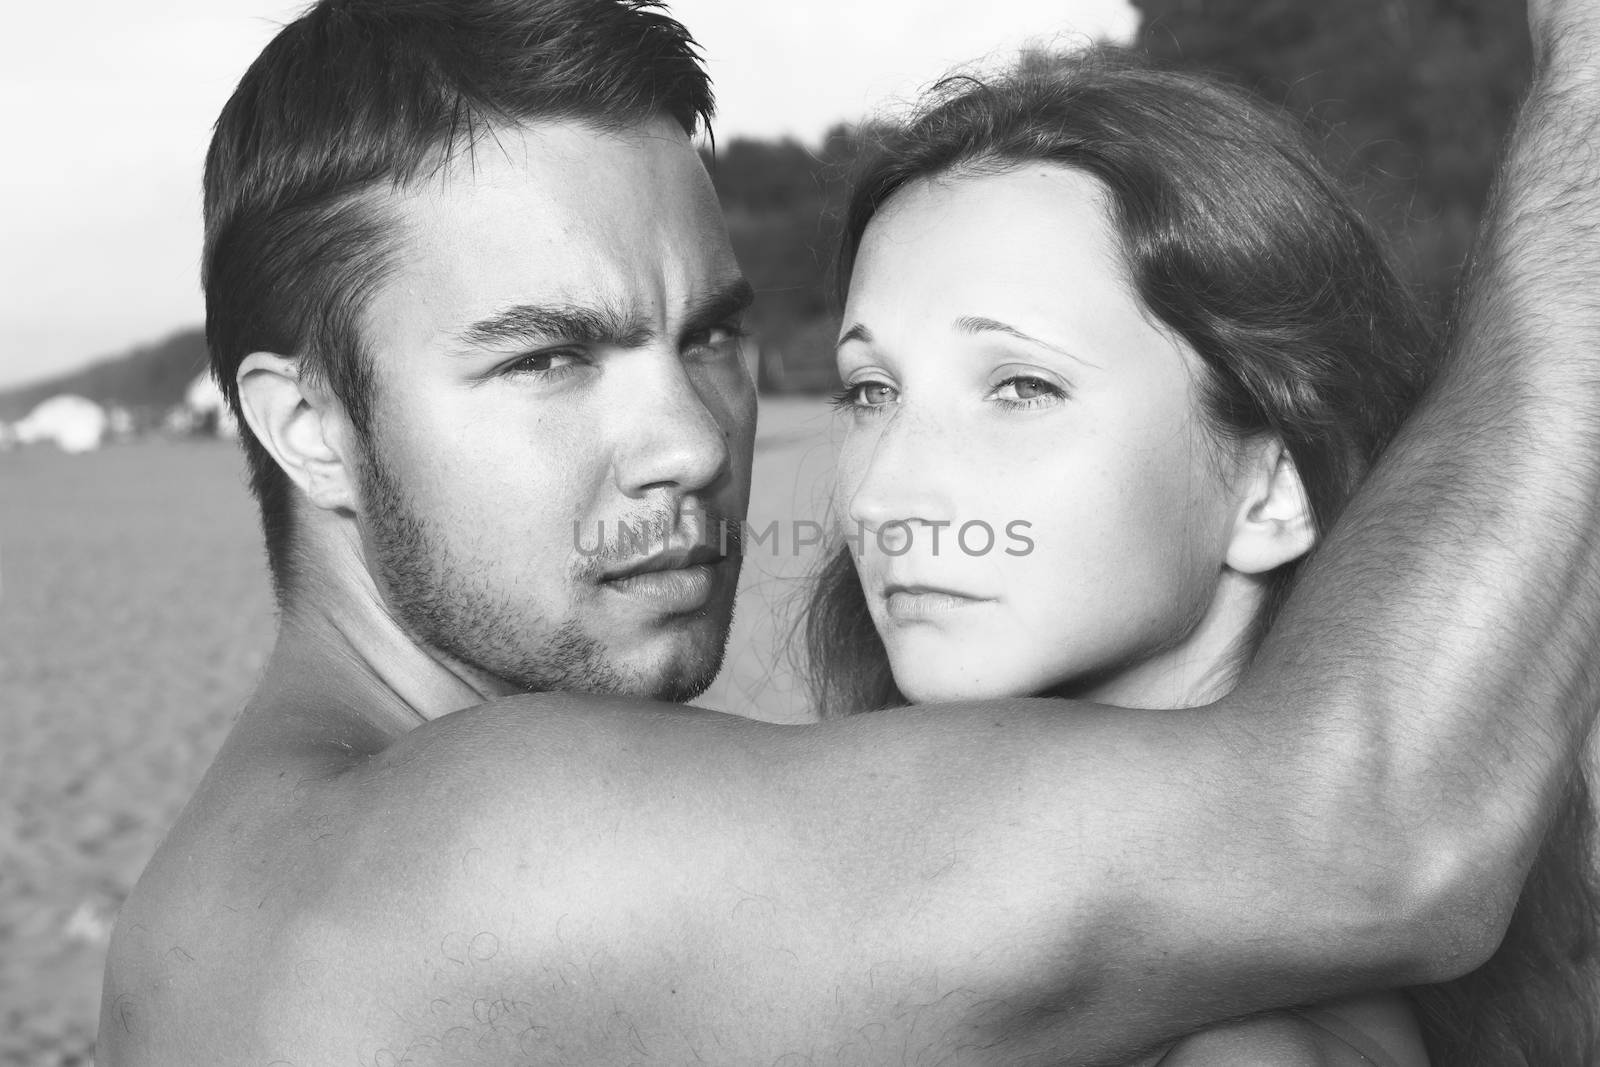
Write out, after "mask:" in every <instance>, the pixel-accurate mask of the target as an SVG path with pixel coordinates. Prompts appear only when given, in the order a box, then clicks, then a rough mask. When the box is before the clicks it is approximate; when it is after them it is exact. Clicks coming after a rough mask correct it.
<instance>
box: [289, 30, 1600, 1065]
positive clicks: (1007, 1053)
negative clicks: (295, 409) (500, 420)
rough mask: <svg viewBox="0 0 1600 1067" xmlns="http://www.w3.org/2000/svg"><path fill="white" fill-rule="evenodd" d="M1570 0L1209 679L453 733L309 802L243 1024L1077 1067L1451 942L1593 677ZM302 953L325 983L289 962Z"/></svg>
mask: <svg viewBox="0 0 1600 1067" xmlns="http://www.w3.org/2000/svg"><path fill="white" fill-rule="evenodd" d="M1579 8H1580V5H1579V4H1577V3H1575V2H1560V3H1557V2H1551V3H1547V5H1546V9H1545V15H1544V17H1543V21H1542V22H1541V23H1540V25H1539V27H1538V28H1537V35H1538V36H1539V38H1540V40H1541V41H1542V42H1543V45H1544V47H1543V50H1542V52H1541V56H1542V61H1541V64H1540V72H1539V75H1538V78H1537V81H1536V85H1535V89H1534V92H1533V93H1532V95H1531V98H1530V100H1529V103H1528V105H1527V106H1526V108H1525V110H1524V113H1523V116H1522V119H1521V121H1520V123H1519V125H1518V130H1517V134H1516V139H1515V143H1514V149H1513V152H1512V156H1511V159H1510V162H1509V163H1508V165H1507V169H1506V173H1505V178H1504V182H1503V185H1502V188H1501V190H1500V193H1499V195H1498V197H1497V199H1496V204H1495V209H1494V212H1493V217H1492V220H1491V222H1490V224H1489V227H1488V232H1487V237H1486V240H1485V242H1484V245H1483V249H1482V252H1481V254H1480V257H1479V262H1478V265H1477V270H1476V271H1475V274H1474V281H1473V296H1472V298H1471V300H1470V301H1469V302H1468V305H1467V308H1466V311H1465V313H1464V316H1463V319H1462V321H1461V324H1460V327H1459V329H1458V330H1457V334H1456V341H1455V346H1454V347H1455V351H1454V355H1453V358H1452V360H1451V362H1450V364H1449V366H1448V367H1447V369H1446V371H1445V372H1444V374H1443V376H1442V377H1441V379H1440V381H1439V383H1438V385H1437V387H1436V388H1435V389H1434V390H1433V392H1432V394H1431V395H1430V397H1429V400H1428V402H1427V403H1426V405H1425V407H1424V408H1423V410H1422V411H1421V412H1420V414H1419V415H1418V416H1417V418H1416V419H1415V420H1414V423H1413V424H1412V425H1411V426H1410V427H1408V429H1407V431H1406V432H1405V433H1404V434H1403V435H1402V437H1401V438H1400V439H1399V440H1398V441H1397V442H1396V444H1395V446H1394V447H1393V448H1392V449H1391V451H1390V454H1389V455H1388V456H1387V457H1386V458H1385V460H1384V461H1383V463H1382V464H1381V465H1380V466H1379V468H1378V469H1377V470H1376V471H1375V472H1374V475H1373V476H1372V478H1371V479H1370V481H1369V484H1368V487H1367V488H1366V489H1364V490H1363V491H1362V493H1361V494H1360V495H1359V497H1358V498H1357V500H1356V502H1355V503H1354V504H1353V505H1352V507H1351V508H1350V510H1349V512H1348V514H1347V517H1346V518H1345V520H1344V521H1342V522H1341V524H1340V525H1339V527H1338V529H1336V530H1335V531H1334V532H1333V534H1332V536H1331V537H1330V538H1329V540H1328V542H1327V544H1326V545H1325V547H1324V548H1323V550H1322V551H1321V552H1320V553H1319V555H1318V557H1317V559H1316V560H1315V561H1314V562H1313V564H1312V565H1311V566H1310V567H1309V569H1308V572H1307V574H1306V575H1305V578H1304V580H1303V582H1302V583H1301V586H1300V589H1299V591H1298V592H1297V594H1296V596H1295V598H1294V599H1293V601H1292V602H1291V604H1290V605H1289V607H1288V608H1287V609H1286V611H1285V613H1284V614H1283V615H1282V617H1281V621H1280V623H1279V625H1278V626H1277V627H1276V629H1275V631H1274V633H1273V635H1272V637H1271V638H1270V640H1269V641H1268V643H1267V644H1266V646H1265V647H1264V648H1263V650H1262V652H1261V654H1260V656H1259V657H1258V659H1257V661H1256V663H1255V665H1254V666H1253V667H1252V669H1251V671H1250V674H1249V676H1248V677H1247V679H1246V680H1245V682H1244V684H1242V685H1241V687H1240V688H1239V690H1238V691H1237V692H1236V694H1235V695H1234V696H1233V697H1231V698H1229V700H1227V701H1226V702H1224V703H1222V704H1219V705H1217V706H1215V707H1212V708H1209V709H1202V710H1198V711H1195V712H1185V713H1183V714H1173V713H1170V712H1169V713H1143V712H1128V711H1121V710H1117V711H1111V710H1096V709H1083V710H1081V711H1077V712H1074V714H1072V715H1062V714H1060V713H1059V710H1058V706H1055V707H1052V706H1051V705H1047V704H1039V703H1032V702H1025V701H1018V702H1012V703H1009V704H997V705H992V706H987V707H983V706H977V707H966V708H962V707H954V706H952V707H946V708H921V709H905V710H900V711H891V712H883V713H879V714H874V715H869V716H860V717H857V718H854V719H847V720H843V721H839V722H833V723H828V724H825V725H822V726H817V727H802V728H780V727H773V726H766V725H763V724H760V723H753V722H747V721H743V720H737V719H731V718H727V717H722V716H716V715H712V714H709V713H697V712H694V711H688V710H673V709H666V708H660V709H653V708H646V709H641V708H640V707H639V706H637V705H633V704H628V703H626V702H620V701H606V700H601V699H581V700H580V699H571V698H565V697H544V698H528V699H526V700H519V701H509V702H501V703H499V704H496V705H492V706H487V707H484V708H480V709H474V710H471V711H468V712H463V713H458V714H456V715H452V716H448V717H446V718H445V719H443V720H440V721H438V722H435V723H432V724H429V725H428V726H426V727H423V728H421V729H418V730H416V731H414V732H413V733H412V734H411V735H408V736H407V737H405V738H403V739H402V740H401V741H399V742H398V743H396V744H395V745H393V746H391V747H390V748H389V749H387V750H385V751H384V752H382V753H380V754H378V755H377V756H375V757H374V758H373V759H371V760H370V761H366V762H364V763H362V764H361V765H360V766H358V767H355V768H353V769H352V770H351V771H350V772H349V773H347V774H346V775H345V776H344V779H343V780H342V781H340V782H337V783H335V784H334V785H332V786H330V789H329V793H328V797H327V799H326V801H325V802H326V803H327V804H328V806H329V811H330V812H336V813H338V816H339V817H340V818H342V819H345V820H347V821H349V822H350V825H351V826H352V827H354V828H355V829H354V832H351V833H348V834H344V835H341V836H340V838H339V844H338V847H337V849H333V848H332V846H330V851H329V852H328V853H327V854H326V855H324V856H323V857H322V859H321V862H322V863H324V864H325V865H326V871H325V873H324V874H322V875H319V876H318V877H317V878H316V879H315V885H316V897H315V901H314V906H308V907H307V908H306V910H305V911H304V913H303V915H302V918H301V919H300V920H299V922H298V926H297V928H296V930H295V931H294V932H293V933H292V934H290V935H287V936H286V937H285V938H284V940H283V943H282V945H281V956H280V957H278V958H277V959H276V960H275V961H269V962H268V964H267V965H266V966H267V970H268V971H269V972H270V971H271V969H272V968H273V967H278V968H280V969H281V970H282V971H283V975H284V979H283V981H282V982H281V983H279V985H278V986H277V992H276V993H275V994H274V999H272V1000H271V1001H270V1002H269V1003H268V1004H267V1008H266V1009H264V1010H271V1011H273V1012H275V1013H276V1014H277V1015H278V1016H279V1017H282V1018H286V1019H292V1020H294V1024H295V1026H296V1028H297V1030H296V1034H297V1036H296V1037H295V1038H294V1041H304V1042H308V1043H307V1044H305V1045H304V1046H302V1048H303V1049H304V1050H305V1051H303V1052H302V1053H300V1054H301V1055H303V1056H304V1057H305V1058H306V1061H307V1062H310V1061H314V1060H315V1059H316V1058H317V1052H318V1050H319V1049H323V1048H326V1047H328V1046H325V1045H318V1044H316V1042H317V1041H318V1040H319V1039H318V1037H317V1036H316V1035H317V1033H318V1032H319V1031H320V1032H324V1033H327V1034H329V1035H338V1036H339V1039H340V1040H341V1041H348V1040H349V1035H352V1034H356V1033H360V1034H365V1035H369V1036H370V1037H371V1040H370V1041H368V1042H367V1043H366V1045H365V1047H368V1048H372V1047H377V1044H376V1043H377V1042H378V1040H379V1038H378V1035H380V1034H381V1035H383V1037H382V1040H383V1041H384V1042H386V1043H387V1044H386V1045H385V1047H393V1048H410V1047H411V1046H410V1045H408V1044H405V1043H406V1042H413V1043H419V1044H418V1045H417V1047H423V1046H426V1047H440V1046H448V1045H449V1043H450V1042H451V1041H454V1042H456V1044H457V1045H458V1046H459V1047H458V1048H456V1049H455V1050H454V1051H452V1052H450V1053H449V1055H448V1062H451V1063H455V1064H465V1063H472V1062H484V1063H503V1062H510V1060H509V1059H508V1057H510V1056H511V1055H513V1054H516V1055H520V1056H523V1057H525V1058H527V1059H531V1060H535V1061H538V1062H545V1061H552V1062H559V1061H560V1060H561V1058H562V1057H566V1058H567V1059H569V1060H571V1061H574V1062H621V1061H622V1060H623V1059H624V1058H631V1059H637V1060H639V1061H643V1062H652V1061H654V1062H693V1061H695V1060H696V1059H697V1058H700V1059H704V1060H706V1061H710V1062H730V1063H747V1062H782V1057H783V1056H784V1055H785V1054H792V1055H793V1056H794V1057H795V1058H794V1060H793V1062H796V1063H801V1062H822V1063H827V1062H836V1061H854V1062H883V1060H884V1058H885V1057H886V1056H887V1055H889V1054H890V1053H891V1052H892V1053H893V1054H894V1055H895V1056H896V1058H900V1057H904V1058H906V1059H907V1060H914V1059H916V1058H918V1056H920V1055H930V1056H931V1055H932V1054H934V1053H938V1054H940V1055H943V1056H945V1057H948V1059H949V1060H951V1061H953V1062H991V1061H992V1062H1002V1063H1008V1064H1018V1063H1030V1062H1060V1061H1061V1060H1062V1059H1063V1058H1066V1059H1070V1060H1071V1061H1072V1062H1084V1063H1087V1062H1102V1061H1114V1060H1115V1059H1116V1058H1118V1057H1121V1056H1126V1055H1129V1054H1131V1053H1134V1052H1137V1051H1138V1050H1140V1049H1141V1048H1145V1047H1148V1046H1150V1045H1151V1044H1152V1043H1154V1042H1157V1041H1159V1040H1161V1039H1163V1038H1165V1037H1169V1036H1171V1035H1174V1034H1177V1033H1181V1032H1184V1031H1187V1030H1190V1029H1193V1028H1194V1027H1195V1026H1197V1025H1200V1024H1202V1023H1204V1022H1207V1021H1210V1020H1213V1019H1217V1018H1223V1017H1228V1016H1233V1015H1237V1014H1242V1013H1245V1012H1250V1011H1254V1010H1259V1009H1264V1008H1269V1007H1274V1006H1279V1005H1284V1004H1288V1003H1295V1002H1304V1001H1310V1000H1317V999H1324V998H1328V997H1331V996H1334V995H1338V994H1340V993H1345V992H1351V991H1355V990H1360V989H1367V988H1378V987H1383V986H1392V985H1400V984H1409V983H1416V982H1422V981H1429V980H1437V979H1441V978H1444V977H1447V976H1450V975H1453V974H1455V973H1458V972H1460V971H1463V970H1465V969H1467V968H1470V967H1471V966H1473V965H1475V964H1476V963H1477V962H1479V961H1481V960H1482V959H1483V958H1484V957H1485V956H1486V955H1487V954H1488V953H1489V951H1491V950H1492V948H1493V946H1494V944H1495V942H1496V941H1497V939H1498V937H1499V934H1500V931H1501V929H1502V924H1503V922H1504V920H1505V917H1506V916H1507V914H1508V913H1509V910H1510V907H1511V904H1512V902H1513V901H1514V899H1515V897H1516V893H1517V889H1518V887H1519V884H1520V880H1521V877H1522V874H1523V872H1524V871H1525V869H1526V866H1527V864H1528V862H1529V861H1530V860H1531V857H1532V855H1533V852H1534V849H1535V846H1536V844H1537V842H1538V840H1539V838H1540V836H1541V833H1542V830H1543V826H1544V821H1545V818H1546V815H1547V813H1548V811H1549V810H1550V809H1551V807H1552V802H1553V799H1554V797H1555V796H1556V794H1557V792H1558V791H1559V789H1560V787H1561V786H1562V784H1563V782H1564V780H1565V778H1566V775H1567V774H1568V773H1569V772H1570V770H1571V768H1572V766H1573V764H1574V760H1575V756H1576V753H1577V750H1578V748H1579V747H1580V740H1581V737H1582V734H1583V732H1584V730H1585V729H1586V728H1587V724H1588V721H1589V718H1590V713H1591V709H1592V708H1593V707H1594V704H1595V700H1596V698H1597V696H1600V678H1597V677H1596V675H1595V671H1594V668H1592V667H1591V666H1590V665H1589V662H1588V661H1589V658H1590V653H1591V651H1592V649H1593V647H1594V645H1595V635H1596V633H1597V631H1600V543H1597V535H1596V533H1595V530H1596V528H1597V526H1600V523H1597V520H1600V383H1597V381H1596V378H1597V375H1596V370H1597V369H1600V309H1597V307H1596V302H1595V300H1594V298H1593V296H1592V295H1591V294H1592V293H1593V291H1594V290H1595V286H1596V280H1597V279H1600V234H1597V233H1596V232H1595V229H1596V227H1595V219H1596V218H1597V217H1600V192H1597V189H1596V184H1597V182H1600V160H1597V158H1596V157H1595V155H1594V152H1593V147H1592V146H1593V145H1595V144H1600V88H1597V87H1596V86H1595V85H1594V84H1591V83H1589V82H1588V81H1586V80H1585V79H1584V78H1583V77H1581V76H1580V70H1581V67H1582V65H1583V64H1584V63H1585V62H1586V61H1587V60H1588V59H1589V57H1592V56H1594V55H1595V54H1597V47H1596V42H1595V41H1594V40H1592V39H1587V40H1586V39H1583V36H1582V34H1580V32H1579V30H1580V27H1579V26H1578V25H1576V24H1578V23H1580V22H1583V21H1584V20H1585V18H1587V20H1588V21H1589V22H1594V21H1596V20H1595V18H1594V16H1593V15H1589V16H1582V15H1581V12H1580V10H1579ZM1567 22H1570V23H1573V24H1574V25H1573V26H1570V27H1567V26H1562V25H1559V24H1562V23H1567ZM1589 29H1591V30H1592V28H1589ZM286 877H287V876H286ZM304 881H305V879H304V878H301V879H300V882H304ZM297 884H299V883H297ZM374 887H379V891H381V892H382V893H383V897H382V900H383V904H384V906H383V907H379V908H374V907H373V906H372V899H371V897H372V893H373V892H374ZM311 945H314V946H315V948H316V951H317V952H318V953H319V954H320V955H322V956H326V957H330V958H336V959H340V960H343V961H346V962H345V967H344V970H343V971H342V972H341V974H340V982H339V984H338V986H337V987H336V988H331V987H327V986H316V987H314V988H312V987H308V986H306V984H305V983H304V982H296V981H294V980H292V975H293V974H294V970H293V968H294V963H295V960H296V959H299V958H302V954H303V952H304V951H306V950H307V946H311ZM419 946H420V948H419ZM318 1020H322V1021H321V1022H319V1021H318ZM396 1020H398V1022H397V1021H396ZM452 1035H453V1036H452ZM473 1050H476V1051H473ZM473 1057H477V1058H476V1059H474V1058H473ZM289 1058H291V1059H292V1058H294V1057H293V1056H290V1057H289ZM417 1062H422V1061H420V1060H418V1061H417Z"/></svg>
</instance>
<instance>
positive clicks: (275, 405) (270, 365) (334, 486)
mask: <svg viewBox="0 0 1600 1067" xmlns="http://www.w3.org/2000/svg"><path fill="white" fill-rule="evenodd" d="M238 382H239V407H240V408H241V409H242V411H243V413H244V419H245V422H247V423H248V424H249V426H250V431H251V432H252V433H254V434H255V435H256V440H257V441H259V442H261V447H263V448H265V449H266V450H267V452H268V453H270V454H271V455H272V458H273V459H275V460H277V462H278V466H279V467H281V468H282V469H283V472H284V473H285V474H287V475H288V476H289V478H290V479H291V480H292V481H293V482H294V484H295V485H297V486H299V487H300V491H301V492H303V493H305V495H306V497H307V498H308V499H309V500H310V501H311V503H313V504H315V505H316V506H317V507H319V508H326V509H329V510H332V509H338V508H344V509H351V508H354V507H355V504H356V494H355V477H354V472H353V468H352V465H351V462H350V461H351V460H352V459H353V458H354V457H353V454H352V453H350V452H349V451H348V450H347V448H346V444H347V440H348V434H347V426H348V424H347V423H346V421H345V418H344V411H343V408H342V407H341V406H340V405H339V404H338V403H337V401H335V400H334V398H333V397H332V395H331V394H330V393H328V391H327V390H326V389H315V388H310V387H309V386H308V384H307V383H306V382H304V381H302V380H301V377H300V365H299V363H298V362H296V361H295V360H292V359H287V358H285V357H283V356H278V355H273V354H272V353H270V352H253V353H251V354H250V355H248V356H246V357H245V358H244V360H243V361H242V362H241V363H240V364H239V375H238Z"/></svg>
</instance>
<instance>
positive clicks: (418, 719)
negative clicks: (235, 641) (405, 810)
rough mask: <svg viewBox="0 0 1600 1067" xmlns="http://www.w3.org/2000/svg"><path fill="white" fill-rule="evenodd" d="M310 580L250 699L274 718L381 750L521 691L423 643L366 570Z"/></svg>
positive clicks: (285, 618)
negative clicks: (459, 713)
mask: <svg viewBox="0 0 1600 1067" xmlns="http://www.w3.org/2000/svg"><path fill="white" fill-rule="evenodd" d="M331 571H332V573H329V572H328V571H327V570H325V571H324V572H323V573H317V574H301V575H300V576H298V577H299V578H300V579H301V580H300V581H298V582H297V583H296V587H295V588H294V589H293V590H292V591H291V593H290V595H289V597H288V598H287V602H286V603H285V604H284V606H283V611H282V615H281V617H280V621H279V624H278V639H277V642H276V644H275V645H274V647H273V652H272V656H271V658H270V659H269V660H268V663H267V669H266V672H265V674H264V675H263V677H262V679H261V683H260V685H259V686H258V687H257V690H256V695H255V697H254V698H253V699H252V701H251V710H252V711H254V710H255V709H257V708H259V709H261V711H263V712H266V713H267V714H268V715H269V716H270V717H273V718H285V719H287V720H290V721H297V722H300V723H302V724H303V725H304V726H306V727H307V728H310V729H312V730H331V731H333V733H334V735H338V736H343V735H344V734H345V733H346V732H347V731H348V732H349V733H350V735H351V736H352V737H353V738H355V739H359V740H358V741H352V742H350V743H353V744H358V745H359V747H362V748H369V749H372V750H376V749H381V748H383V747H386V746H387V744H388V742H390V741H392V740H394V739H395V738H397V737H399V736H401V735H402V734H405V733H407V732H409V731H410V730H413V729H415V728H416V727H418V726H420V725H422V724H423V723H424V722H427V721H429V720H432V719H436V718H439V717H440V716H443V715H448V714H449V713H450V712H453V711H459V710H460V709H462V708H467V707H472V706H473V705H476V704H481V703H483V702H485V701H488V700H493V699H494V698H496V697H500V696H506V695H509V694H510V693H513V692H516V690H515V689H514V688H513V687H511V686H509V685H507V684H506V683H505V682H503V681H501V680H500V679H498V678H495V677H493V676H492V675H487V674H485V673H484V672H482V671H477V670H474V669H473V668H471V667H469V666H467V665H465V664H462V663H459V662H458V661H456V660H454V659H452V658H451V657H449V656H447V655H445V654H443V653H441V652H439V651H437V650H435V649H432V648H430V647H428V646H427V645H424V644H422V643H421V642H419V641H418V640H417V639H416V638H415V637H413V636H412V635H411V633H410V632H409V631H408V630H407V629H406V627H405V626H404V625H403V624H402V623H401V621H400V620H399V619H397V618H396V617H395V616H394V615H393V613H392V612H391V611H390V610H389V608H388V606H387V605H386V604H385V603H384V601H383V598H382V596H381V595H380V594H379V593H378V591H377V589H376V587H375V586H374V585H373V583H372V581H371V579H370V577H369V576H368V575H367V574H366V572H365V571H364V570H359V571H357V570H353V569H352V568H348V567H343V568H332V569H331Z"/></svg>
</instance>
